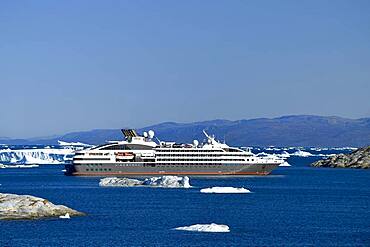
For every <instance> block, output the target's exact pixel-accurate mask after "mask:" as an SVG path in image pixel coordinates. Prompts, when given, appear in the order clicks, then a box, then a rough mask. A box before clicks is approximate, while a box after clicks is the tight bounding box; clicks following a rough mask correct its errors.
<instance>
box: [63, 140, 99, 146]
mask: <svg viewBox="0 0 370 247" xmlns="http://www.w3.org/2000/svg"><path fill="white" fill-rule="evenodd" d="M58 144H59V145H60V146H81V147H92V146H93V145H90V144H86V143H82V142H65V141H60V140H59V141H58Z"/></svg>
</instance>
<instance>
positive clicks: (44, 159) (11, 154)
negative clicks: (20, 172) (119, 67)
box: [0, 148, 74, 164]
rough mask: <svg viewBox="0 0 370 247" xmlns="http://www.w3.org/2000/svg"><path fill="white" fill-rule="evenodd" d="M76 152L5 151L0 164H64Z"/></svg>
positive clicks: (0, 153) (2, 153) (0, 157)
mask: <svg viewBox="0 0 370 247" xmlns="http://www.w3.org/2000/svg"><path fill="white" fill-rule="evenodd" d="M73 152H74V150H73V149H69V148H64V149H50V148H48V149H40V148H38V149H17V150H11V149H3V150H0V162H2V163H4V164H6V163H8V164H64V163H65V161H66V160H67V159H68V156H71V155H72V154H73Z"/></svg>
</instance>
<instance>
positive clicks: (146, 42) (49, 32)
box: [0, 0, 370, 137]
mask: <svg viewBox="0 0 370 247" xmlns="http://www.w3.org/2000/svg"><path fill="white" fill-rule="evenodd" d="M0 90H1V91H0V92H1V94H0V100H1V107H0V116H1V118H0V136H8V137H33V136H47V135H53V134H62V133H65V132H70V131H77V130H89V129H95V128H119V127H124V126H131V127H142V126H146V125H149V124H155V123H159V122H163V121H178V122H192V121H200V120H209V119H215V118H224V119H231V120H235V119H245V118H255V117H276V116H280V115H290V114H317V115H338V116H343V117H350V118H360V117H369V116H370V1H368V0H364V1H360V0H359V1H323V0H319V1H311V0H310V1H226V0H225V1H198V0H196V1H188V0H187V1H172V0H171V1H170V0H169V1H149V0H148V1H136V0H135V1H107V0H104V1H91V0H88V1H72V0H71V1H12V0H9V1H6V0H4V1H0Z"/></svg>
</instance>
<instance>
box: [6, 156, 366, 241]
mask: <svg viewBox="0 0 370 247" xmlns="http://www.w3.org/2000/svg"><path fill="white" fill-rule="evenodd" d="M315 159H317V157H307V158H302V157H291V158H289V160H288V161H289V163H290V164H291V165H292V167H279V168H278V169H276V170H274V171H273V173H272V174H271V175H269V176H265V177H223V178H199V177H198V178H191V180H190V182H191V184H192V185H193V186H194V187H193V188H191V189H164V188H103V187H99V186H98V182H99V178H85V177H66V176H64V175H63V173H62V172H61V170H62V169H63V166H60V165H56V166H55V165H54V166H48V165H43V166H40V167H39V168H35V169H0V184H1V186H0V192H1V193H16V194H31V195H34V196H39V197H43V198H46V199H48V200H50V201H51V202H53V203H56V204H64V205H67V206H69V207H71V208H74V209H76V210H79V211H82V212H85V213H87V216H85V217H73V218H71V219H70V220H63V219H45V220H33V221H30V220H28V221H25V220H20V221H0V230H1V231H0V246H370V171H369V170H352V169H333V168H311V167H308V164H309V163H311V162H312V161H314V160H315ZM212 186H233V187H245V188H248V189H249V190H251V191H252V192H253V193H249V194H202V193H200V192H199V190H200V189H201V188H205V187H212ZM212 222H213V223H217V224H226V225H228V226H229V227H230V232H229V233H204V232H186V231H177V230H174V228H176V227H179V226H188V225H193V224H199V223H212Z"/></svg>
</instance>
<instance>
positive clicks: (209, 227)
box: [175, 223, 230, 232]
mask: <svg viewBox="0 0 370 247" xmlns="http://www.w3.org/2000/svg"><path fill="white" fill-rule="evenodd" d="M175 230H181V231H193V232H230V228H229V226H227V225H219V224H215V223H211V224H196V225H191V226H181V227H176V228H175Z"/></svg>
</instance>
